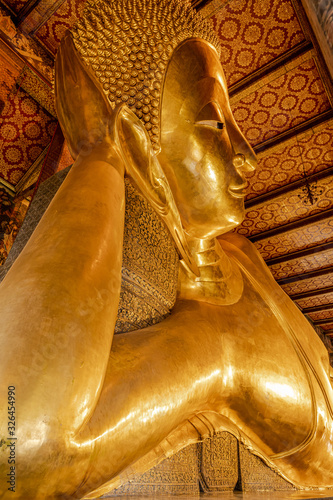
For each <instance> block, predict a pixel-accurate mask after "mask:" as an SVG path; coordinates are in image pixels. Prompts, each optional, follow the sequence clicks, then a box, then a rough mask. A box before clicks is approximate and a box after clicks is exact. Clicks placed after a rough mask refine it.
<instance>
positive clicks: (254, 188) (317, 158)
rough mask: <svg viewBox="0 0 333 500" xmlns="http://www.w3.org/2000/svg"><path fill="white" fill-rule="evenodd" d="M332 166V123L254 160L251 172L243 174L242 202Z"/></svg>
mask: <svg viewBox="0 0 333 500" xmlns="http://www.w3.org/2000/svg"><path fill="white" fill-rule="evenodd" d="M332 165H333V122H331V123H329V124H328V126H327V127H325V128H324V129H323V130H320V131H319V132H317V133H314V134H310V135H308V136H307V137H304V138H302V139H298V140H295V141H294V143H293V144H291V145H288V146H283V145H282V146H281V147H280V149H279V150H278V151H275V152H273V153H268V154H267V155H266V156H264V157H262V158H260V159H259V161H258V165H257V168H256V170H255V171H254V172H251V173H249V174H247V176H246V178H247V180H248V182H249V188H248V192H247V196H246V200H250V199H251V198H255V197H256V196H258V195H260V194H263V193H267V192H269V191H272V190H274V189H277V188H279V187H281V186H284V185H286V184H290V183H292V182H295V181H297V180H299V179H301V178H302V177H303V176H304V173H306V174H307V175H311V174H313V173H315V172H319V171H321V170H325V169H326V168H328V167H331V166H332Z"/></svg>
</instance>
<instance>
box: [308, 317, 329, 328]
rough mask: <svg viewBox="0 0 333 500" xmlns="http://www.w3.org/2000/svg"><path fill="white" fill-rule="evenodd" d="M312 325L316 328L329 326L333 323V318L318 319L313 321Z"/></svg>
mask: <svg viewBox="0 0 333 500" xmlns="http://www.w3.org/2000/svg"><path fill="white" fill-rule="evenodd" d="M312 323H313V324H314V325H315V326H320V325H329V324H330V323H333V317H332V318H325V319H316V321H312Z"/></svg>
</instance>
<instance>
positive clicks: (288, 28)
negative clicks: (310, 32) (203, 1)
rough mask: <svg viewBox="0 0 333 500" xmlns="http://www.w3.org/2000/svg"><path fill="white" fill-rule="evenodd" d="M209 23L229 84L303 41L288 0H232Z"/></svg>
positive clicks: (302, 35)
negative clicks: (220, 50)
mask: <svg viewBox="0 0 333 500" xmlns="http://www.w3.org/2000/svg"><path fill="white" fill-rule="evenodd" d="M212 21H213V25H214V29H215V31H216V32H217V34H218V35H219V38H220V40H221V42H222V45H223V51H222V63H223V67H224V70H225V73H226V76H227V81H228V84H229V85H232V84H233V83H235V82H237V81H239V80H241V79H242V78H244V77H245V76H247V75H249V74H251V73H253V72H254V71H255V70H257V69H258V68H260V67H261V66H263V65H264V64H266V63H268V62H270V61H272V60H274V59H275V58H276V57H277V56H279V55H280V54H282V53H284V52H286V51H287V50H289V49H291V48H292V47H294V46H295V45H296V44H297V43H299V42H301V41H302V40H304V34H303V32H302V29H301V27H300V25H299V22H298V20H297V17H296V14H295V11H294V9H293V7H292V5H291V3H290V1H288V0H282V1H281V0H261V1H260V2H258V1H252V0H250V1H248V0H233V1H232V2H227V4H226V5H225V6H224V7H223V8H222V9H220V10H218V11H217V12H216V14H215V15H213V16H212ZM235 39H237V43H235Z"/></svg>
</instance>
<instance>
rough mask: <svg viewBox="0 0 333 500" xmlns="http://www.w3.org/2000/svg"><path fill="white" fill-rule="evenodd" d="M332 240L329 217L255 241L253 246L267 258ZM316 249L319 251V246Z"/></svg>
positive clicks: (331, 223) (332, 222)
mask: <svg viewBox="0 0 333 500" xmlns="http://www.w3.org/2000/svg"><path fill="white" fill-rule="evenodd" d="M332 240H333V219H329V220H328V221H327V220H323V221H321V222H318V223H316V224H309V225H307V226H304V227H302V228H300V229H295V230H293V231H289V232H287V233H282V234H279V235H277V236H273V237H271V238H267V239H264V240H260V241H256V242H255V246H256V247H257V249H258V250H259V252H260V253H261V255H262V257H263V258H264V259H265V260H267V259H272V258H274V257H278V256H279V255H283V254H288V253H292V252H296V251H297V250H301V249H305V248H310V247H313V246H316V245H320V244H321V243H326V242H328V241H332ZM318 251H320V247H319V248H318Z"/></svg>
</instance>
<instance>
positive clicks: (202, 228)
mask: <svg viewBox="0 0 333 500" xmlns="http://www.w3.org/2000/svg"><path fill="white" fill-rule="evenodd" d="M243 219H244V216H242V215H240V216H239V217H236V216H234V217H233V218H229V219H224V218H223V220H220V221H218V222H217V223H216V224H214V225H212V224H209V225H196V226H194V225H191V227H189V228H186V229H185V233H186V235H187V237H188V238H189V239H199V240H211V239H212V238H217V237H218V236H221V234H224V233H228V232H229V231H232V230H233V229H235V228H236V227H237V226H239V224H241V223H242V221H243Z"/></svg>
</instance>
